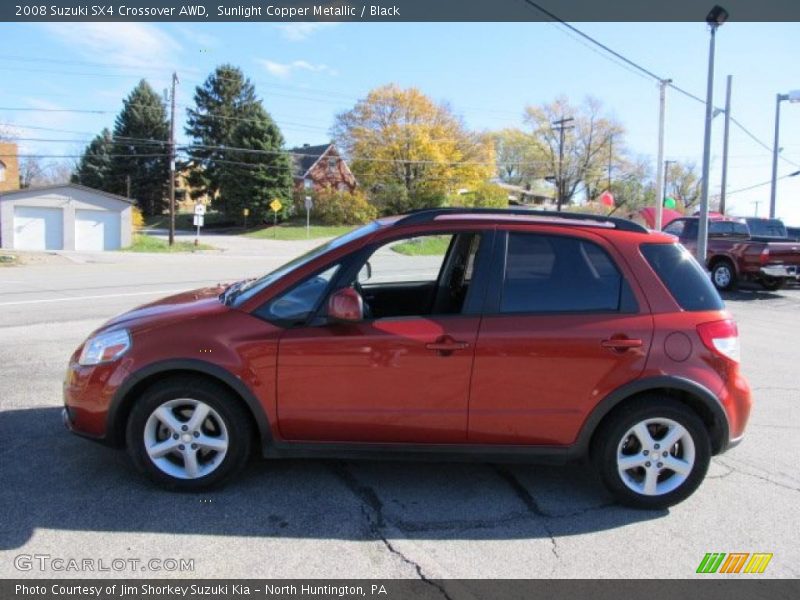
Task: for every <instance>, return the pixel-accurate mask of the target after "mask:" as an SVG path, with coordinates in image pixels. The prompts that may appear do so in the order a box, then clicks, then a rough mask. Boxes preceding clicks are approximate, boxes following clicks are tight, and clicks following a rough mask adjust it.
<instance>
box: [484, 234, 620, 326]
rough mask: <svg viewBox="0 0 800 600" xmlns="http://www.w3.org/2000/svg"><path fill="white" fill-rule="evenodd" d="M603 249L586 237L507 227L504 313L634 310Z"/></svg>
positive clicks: (618, 276) (501, 301)
mask: <svg viewBox="0 0 800 600" xmlns="http://www.w3.org/2000/svg"><path fill="white" fill-rule="evenodd" d="M635 304H636V301H635V299H634V298H633V295H632V293H631V292H630V288H628V286H627V283H626V282H625V280H624V278H623V277H622V275H621V274H620V272H619V270H618V269H617V267H616V265H615V264H614V263H613V262H612V260H611V258H610V257H609V256H608V254H606V252H605V250H603V249H602V248H600V247H599V246H597V245H596V244H593V243H591V242H587V241H586V240H581V239H576V238H569V237H561V236H547V235H538V234H529V233H509V235H508V251H507V257H506V272H505V278H504V280H503V289H502V295H501V300H500V312H502V313H527V312H531V313H542V312H594V311H602V312H610V311H619V310H622V309H624V310H626V311H627V310H631V311H635V310H636V307H635Z"/></svg>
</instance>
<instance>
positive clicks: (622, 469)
mask: <svg viewBox="0 0 800 600" xmlns="http://www.w3.org/2000/svg"><path fill="white" fill-rule="evenodd" d="M694 464H695V444H694V440H693V439H692V436H691V434H690V433H689V431H688V430H687V429H686V428H685V427H684V426H683V425H681V424H680V423H678V422H676V421H673V420H672V419H666V418H651V419H646V420H643V421H640V422H639V423H637V424H636V425H634V426H633V427H631V428H630V429H629V430H628V431H627V432H626V433H625V434H624V435H623V436H622V439H621V440H620V442H619V444H618V446H617V471H618V472H619V476H620V478H621V479H622V482H623V483H624V484H625V485H626V486H627V487H628V488H629V489H631V490H632V491H634V492H636V493H637V494H642V495H645V496H661V495H664V494H668V493H669V492H672V491H673V490H675V489H677V488H678V487H680V486H681V485H682V484H683V483H684V482H685V481H686V480H687V479H688V477H689V475H690V474H691V473H692V470H693V469H694Z"/></svg>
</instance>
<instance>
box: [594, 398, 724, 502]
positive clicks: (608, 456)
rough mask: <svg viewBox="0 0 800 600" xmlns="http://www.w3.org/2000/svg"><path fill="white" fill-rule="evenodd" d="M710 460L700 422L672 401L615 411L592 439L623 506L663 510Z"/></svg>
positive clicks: (648, 401)
mask: <svg viewBox="0 0 800 600" xmlns="http://www.w3.org/2000/svg"><path fill="white" fill-rule="evenodd" d="M710 459H711V443H710V440H709V436H708V432H707V430H706V428H705V425H704V424H703V422H702V421H701V420H700V419H699V417H698V416H697V415H696V414H695V413H694V412H693V411H692V410H691V409H689V408H688V407H686V406H685V405H683V404H681V403H679V402H677V401H673V400H670V399H662V398H657V397H647V398H642V399H640V400H638V401H636V402H635V403H632V404H627V405H625V406H622V407H620V409H618V410H616V411H615V412H614V413H613V414H612V415H611V417H610V418H609V420H608V421H607V422H606V423H605V426H603V427H602V428H601V430H600V431H599V432H598V437H597V438H596V444H595V452H594V460H595V463H596V466H597V469H598V471H599V474H600V476H601V478H602V480H603V482H604V484H605V485H606V487H607V488H608V490H609V491H610V492H611V493H612V494H613V495H614V496H615V497H616V498H617V499H618V500H619V501H620V502H621V503H623V504H627V505H629V506H634V507H636V508H647V509H663V508H667V507H669V506H672V505H674V504H677V503H679V502H681V501H683V500H685V499H686V498H688V497H689V496H690V495H691V494H692V493H693V492H694V491H695V490H696V489H697V487H698V486H699V485H700V483H701V482H702V481H703V478H704V477H705V475H706V472H707V471H708V464H709V461H710Z"/></svg>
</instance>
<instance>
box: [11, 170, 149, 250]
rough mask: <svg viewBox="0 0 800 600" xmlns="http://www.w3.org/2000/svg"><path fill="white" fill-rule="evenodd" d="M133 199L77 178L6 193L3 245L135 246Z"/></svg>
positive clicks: (41, 247)
mask: <svg viewBox="0 0 800 600" xmlns="http://www.w3.org/2000/svg"><path fill="white" fill-rule="evenodd" d="M132 216H133V201H132V200H129V199H128V198H124V197H122V196H117V195H115V194H109V193H107V192H101V191H100V190H95V189H92V188H88V187H84V186H82V185H76V184H73V183H70V184H63V185H54V186H47V187H40V188H27V189H23V190H15V191H13V192H4V193H0V247H2V248H7V249H10V250H78V251H82V252H97V251H101V250H117V249H119V248H125V247H126V246H130V245H131V232H132V226H131V225H132V222H131V219H132Z"/></svg>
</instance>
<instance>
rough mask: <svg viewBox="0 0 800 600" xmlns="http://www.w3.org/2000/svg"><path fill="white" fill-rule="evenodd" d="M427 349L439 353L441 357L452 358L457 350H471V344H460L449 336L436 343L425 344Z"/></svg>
mask: <svg viewBox="0 0 800 600" xmlns="http://www.w3.org/2000/svg"><path fill="white" fill-rule="evenodd" d="M425 347H426V348H427V349H428V350H433V351H435V352H438V353H439V354H440V355H441V356H450V355H451V354H452V353H453V352H455V351H456V350H464V349H465V348H469V342H459V341H458V340H454V339H453V338H451V337H450V336H449V335H445V336H442V337H440V338H439V339H438V340H436V341H435V342H431V343H430V344H425Z"/></svg>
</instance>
